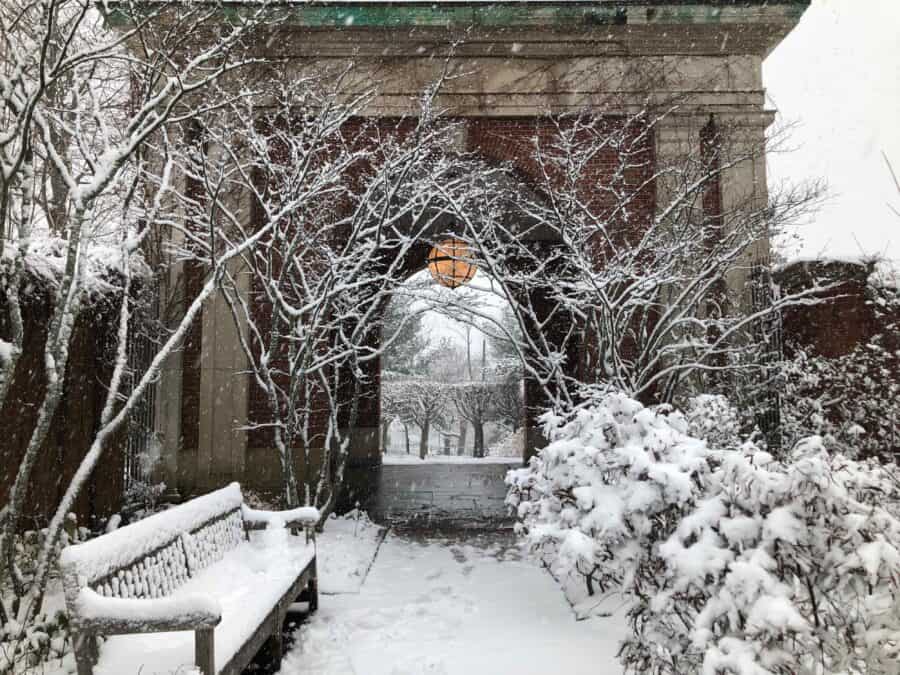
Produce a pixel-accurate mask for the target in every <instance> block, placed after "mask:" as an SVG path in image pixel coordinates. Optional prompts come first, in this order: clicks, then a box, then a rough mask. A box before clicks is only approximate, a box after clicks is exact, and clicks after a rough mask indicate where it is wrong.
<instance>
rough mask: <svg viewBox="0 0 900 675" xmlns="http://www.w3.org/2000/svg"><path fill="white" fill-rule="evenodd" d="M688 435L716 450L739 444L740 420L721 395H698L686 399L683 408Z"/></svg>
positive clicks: (729, 403)
mask: <svg viewBox="0 0 900 675" xmlns="http://www.w3.org/2000/svg"><path fill="white" fill-rule="evenodd" d="M685 417H686V418H687V422H688V429H687V431H688V434H690V435H691V436H693V437H694V438H700V439H702V440H704V441H706V442H707V443H709V444H710V445H712V446H713V447H716V448H731V447H735V446H737V445H739V444H740V442H741V437H740V429H741V419H740V415H739V414H738V411H737V409H736V408H735V407H734V406H733V405H732V404H731V401H729V400H728V398H727V397H725V396H723V395H722V394H700V395H699V396H692V397H691V398H690V399H688V402H687V405H686V407H685Z"/></svg>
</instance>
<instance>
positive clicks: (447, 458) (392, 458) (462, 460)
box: [382, 454, 522, 465]
mask: <svg viewBox="0 0 900 675" xmlns="http://www.w3.org/2000/svg"><path fill="white" fill-rule="evenodd" d="M382 462H383V463H384V464H414V465H419V464H510V465H521V464H522V458H521V457H472V456H470V455H462V456H460V455H427V456H426V457H425V459H422V458H420V457H419V456H418V455H412V454H410V455H406V454H403V455H382Z"/></svg>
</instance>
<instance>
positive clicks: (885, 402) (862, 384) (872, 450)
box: [780, 341, 900, 460]
mask: <svg viewBox="0 0 900 675" xmlns="http://www.w3.org/2000/svg"><path fill="white" fill-rule="evenodd" d="M898 368H900V355H898V354H895V353H893V352H891V351H889V350H887V349H885V348H884V347H883V346H882V345H880V344H879V342H878V341H873V342H872V343H871V344H868V345H863V346H860V347H858V348H857V349H855V350H853V351H852V352H850V353H849V354H846V355H844V356H840V357H836V358H825V357H822V356H815V355H810V354H807V353H805V352H802V351H801V352H798V353H797V355H796V356H795V357H794V358H793V359H791V360H790V361H787V362H785V363H784V364H783V369H782V382H781V383H780V388H781V390H782V396H781V423H782V424H781V427H782V434H783V436H784V439H785V444H786V445H791V444H792V443H794V442H796V441H797V440H798V439H801V438H803V437H804V436H808V435H818V436H821V437H822V438H823V439H824V442H825V444H826V446H827V447H829V448H830V449H833V450H835V451H838V452H841V453H844V454H850V455H854V456H856V455H858V456H861V457H880V458H882V459H886V460H889V459H892V458H894V456H895V454H896V453H897V452H898V451H900V381H898V379H897V372H898Z"/></svg>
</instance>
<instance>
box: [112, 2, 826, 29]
mask: <svg viewBox="0 0 900 675" xmlns="http://www.w3.org/2000/svg"><path fill="white" fill-rule="evenodd" d="M809 3H810V0H724V1H723V0H720V1H719V2H698V1H697V0H668V1H667V2H651V1H649V0H637V1H631V2H628V1H620V2H596V1H595V2H586V1H581V2H578V1H576V2H553V1H552V0H550V1H547V2H541V1H538V2H522V1H521V0H488V1H482V2H461V1H454V2H423V1H417V2H390V1H379V2H371V1H370V2H354V1H353V0H339V1H337V2H335V1H331V2H311V3H303V4H295V3H291V2H280V3H275V4H273V5H272V9H273V11H281V12H287V13H288V15H289V16H288V17H285V19H286V21H288V22H289V23H291V24H293V25H299V26H304V27H309V28H327V27H338V26H352V27H354V28H399V27H432V28H451V27H460V26H485V27H506V28H513V27H549V28H554V27H563V26H566V27H573V26H580V27H583V28H590V27H591V26H609V25H628V24H653V23H663V24H671V23H675V24H685V23H687V24H710V23H713V24H715V23H726V22H728V23H737V22H740V19H741V18H743V17H747V15H748V14H750V15H752V14H754V13H759V12H765V13H767V14H770V13H772V12H773V10H774V11H776V13H777V10H778V9H780V10H781V12H780V13H781V15H782V16H783V18H784V19H786V20H797V19H799V18H800V16H802V14H803V13H804V11H805V10H806V9H807V7H808V6H809ZM253 5H254V3H252V2H251V3H247V4H246V5H244V3H241V2H228V3H226V4H224V5H223V8H222V13H223V18H224V19H226V20H228V19H233V18H235V17H236V16H237V15H238V14H239V13H240V12H242V11H245V8H249V7H253ZM748 18H749V17H748ZM107 21H108V22H109V23H110V24H112V25H122V24H124V23H127V21H128V19H127V17H126V16H125V15H124V13H121V12H118V11H115V10H114V11H113V12H111V13H110V14H109V15H107Z"/></svg>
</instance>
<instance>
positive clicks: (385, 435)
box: [381, 420, 391, 455]
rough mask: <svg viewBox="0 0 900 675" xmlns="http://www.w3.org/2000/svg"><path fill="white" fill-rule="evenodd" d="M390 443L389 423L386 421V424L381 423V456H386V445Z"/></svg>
mask: <svg viewBox="0 0 900 675" xmlns="http://www.w3.org/2000/svg"><path fill="white" fill-rule="evenodd" d="M390 442H391V422H390V420H388V421H387V422H382V423H381V454H383V455H386V454H387V451H388V445H389V444H390Z"/></svg>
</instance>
